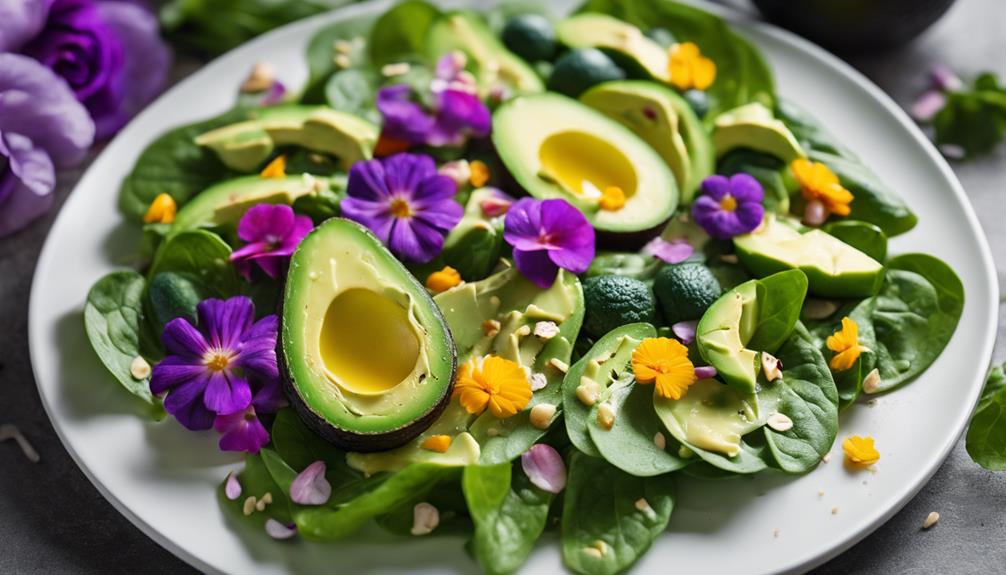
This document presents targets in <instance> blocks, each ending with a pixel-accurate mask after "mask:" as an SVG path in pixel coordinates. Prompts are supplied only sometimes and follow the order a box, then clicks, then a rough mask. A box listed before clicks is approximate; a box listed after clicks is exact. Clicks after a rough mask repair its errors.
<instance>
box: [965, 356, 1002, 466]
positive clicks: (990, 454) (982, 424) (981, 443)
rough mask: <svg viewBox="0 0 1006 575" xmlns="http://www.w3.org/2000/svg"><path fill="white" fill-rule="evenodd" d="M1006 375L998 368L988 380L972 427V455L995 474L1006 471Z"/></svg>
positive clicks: (968, 442) (969, 440)
mask: <svg viewBox="0 0 1006 575" xmlns="http://www.w3.org/2000/svg"><path fill="white" fill-rule="evenodd" d="M1004 416H1006V373H1004V372H1003V367H1002V366H998V365H997V366H994V367H993V368H992V370H991V371H989V375H988V379H986V380H985V388H984V389H983V390H982V396H981V399H979V400H978V407H977V409H975V414H974V415H973V416H972V417H971V424H970V425H969V426H968V434H967V439H966V447H967V450H968V455H970V456H971V459H973V460H974V461H975V463H977V464H978V465H981V466H982V467H984V468H985V469H990V470H992V471H1006V425H1003V424H1002V420H1003V417H1004Z"/></svg>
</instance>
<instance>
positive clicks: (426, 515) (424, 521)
mask: <svg viewBox="0 0 1006 575" xmlns="http://www.w3.org/2000/svg"><path fill="white" fill-rule="evenodd" d="M438 525H440V511H439V510H437V508H436V507H434V506H432V505H430V504H429V503H427V502H425V501H423V502H422V503H417V504H416V506H415V507H413V508H412V534H413V535H417V536H418V535H429V534H430V533H432V532H433V530H434V529H436V528H437V526H438Z"/></svg>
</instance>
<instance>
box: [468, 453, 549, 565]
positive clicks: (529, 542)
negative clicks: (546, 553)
mask: <svg viewBox="0 0 1006 575" xmlns="http://www.w3.org/2000/svg"><path fill="white" fill-rule="evenodd" d="M461 485H462V488H463V490H464V495H465V501H467V502H468V510H469V512H470V513H471V516H472V520H473V521H474V523H475V533H474V535H473V536H472V542H471V550H472V554H473V555H474V556H475V560H476V561H478V563H479V566H481V567H482V570H483V571H484V572H486V573H489V574H490V575H497V574H499V575H502V574H506V573H513V572H514V571H516V570H517V569H519V568H520V566H521V565H523V564H524V562H525V561H526V560H527V557H528V555H530V554H531V550H532V549H534V543H535V541H536V540H537V539H538V537H539V536H540V535H541V533H542V531H544V530H545V521H546V520H547V519H548V510H549V505H550V504H551V502H552V494H551V493H548V492H546V491H542V490H541V489H539V488H537V487H535V486H534V485H533V484H532V483H531V481H530V480H529V479H528V478H527V476H526V475H524V472H523V471H522V470H521V469H520V467H519V466H513V465H512V464H510V463H501V464H499V465H491V466H477V465H473V466H468V467H466V468H465V470H464V474H463V475H462V478H461Z"/></svg>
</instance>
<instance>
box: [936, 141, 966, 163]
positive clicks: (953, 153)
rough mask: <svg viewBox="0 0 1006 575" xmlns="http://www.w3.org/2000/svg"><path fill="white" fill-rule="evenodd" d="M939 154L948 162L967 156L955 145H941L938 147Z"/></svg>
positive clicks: (962, 149)
mask: <svg viewBox="0 0 1006 575" xmlns="http://www.w3.org/2000/svg"><path fill="white" fill-rule="evenodd" d="M940 153H942V154H943V155H944V156H945V157H946V158H948V159H950V160H961V159H964V156H966V155H967V152H965V151H964V148H962V147H961V146H958V145H957V144H943V145H942V146H940Z"/></svg>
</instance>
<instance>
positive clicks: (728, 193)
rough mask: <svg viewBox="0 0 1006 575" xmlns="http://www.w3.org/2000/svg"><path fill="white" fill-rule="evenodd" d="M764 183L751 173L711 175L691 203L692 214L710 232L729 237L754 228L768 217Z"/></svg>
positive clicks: (719, 236)
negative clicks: (766, 214) (763, 204)
mask: <svg viewBox="0 0 1006 575" xmlns="http://www.w3.org/2000/svg"><path fill="white" fill-rule="evenodd" d="M764 197H765V192H764V191H763V190H762V187H761V184H759V183H758V180H756V179H754V178H753V177H751V176H750V175H748V174H744V173H740V174H735V175H733V176H730V177H729V178H727V177H726V176H709V177H708V178H706V179H705V180H703V181H702V195H701V196H699V197H698V199H696V200H695V203H694V204H692V217H693V218H695V223H697V224H699V226H701V227H702V229H704V230H705V231H706V233H707V234H709V235H710V236H712V237H714V238H716V239H720V240H728V239H730V238H732V237H734V236H738V235H741V234H746V233H748V232H752V231H754V229H755V228H757V227H758V226H759V225H761V221H762V218H764V217H765V207H764V206H762V199H763V198H764Z"/></svg>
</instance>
